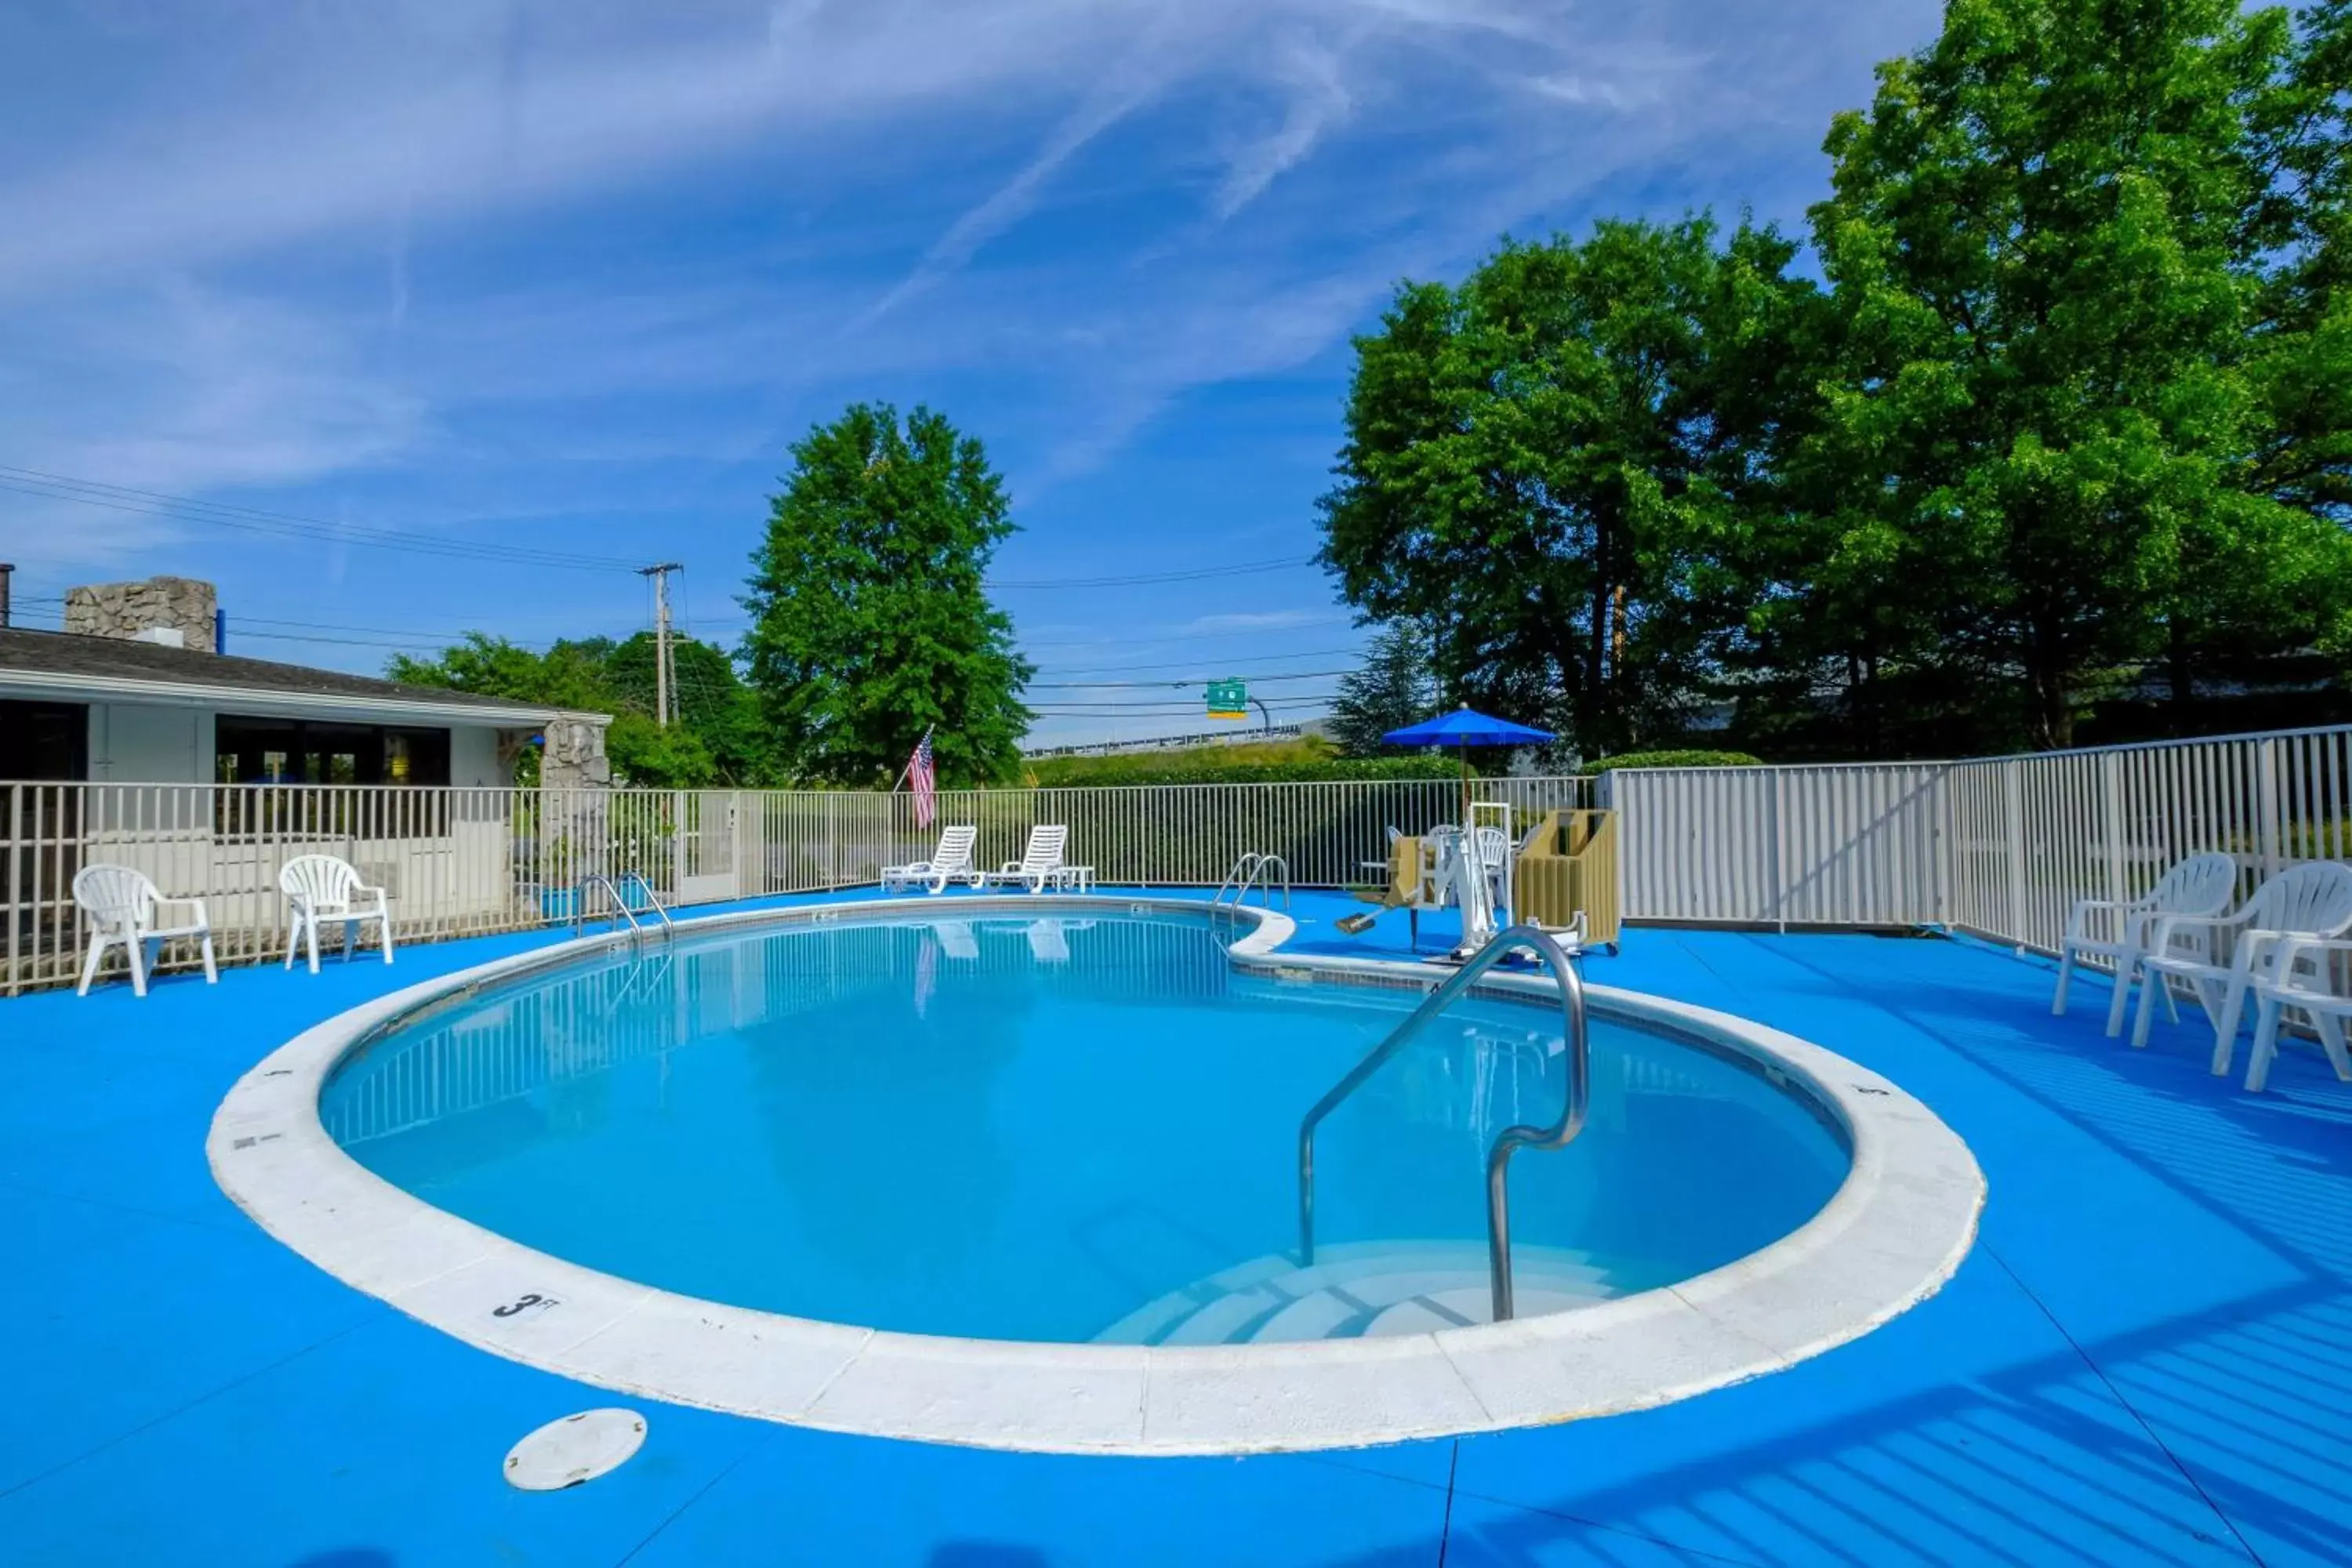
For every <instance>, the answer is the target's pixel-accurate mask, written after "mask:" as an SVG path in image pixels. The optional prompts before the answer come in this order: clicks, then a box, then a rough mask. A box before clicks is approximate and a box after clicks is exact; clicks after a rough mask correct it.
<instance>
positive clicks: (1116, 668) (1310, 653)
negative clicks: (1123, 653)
mask: <svg viewBox="0 0 2352 1568" xmlns="http://www.w3.org/2000/svg"><path fill="white" fill-rule="evenodd" d="M1363 651H1364V650H1363V649H1361V648H1357V647H1310V648H1300V649H1298V650H1297V651H1296V652H1294V653H1260V654H1253V655H1251V656H1250V658H1251V661H1252V662H1253V663H1258V662H1263V661H1265V660H1267V659H1276V658H1344V657H1346V656H1347V655H1349V654H1355V653H1361V652H1363ZM1198 668H1200V661H1199V660H1198V659H1191V658H1187V659H1173V660H1162V661H1161V662H1160V663H1158V664H1103V665H1072V666H1069V667H1068V668H1060V669H1041V670H1039V671H1038V672H1037V673H1038V674H1040V675H1124V674H1128V673H1129V672H1130V671H1134V670H1140V669H1198ZM1213 679H1225V678H1224V677H1223V676H1218V677H1214V678H1213Z"/></svg>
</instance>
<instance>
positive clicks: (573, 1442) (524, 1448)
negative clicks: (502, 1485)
mask: <svg viewBox="0 0 2352 1568" xmlns="http://www.w3.org/2000/svg"><path fill="white" fill-rule="evenodd" d="M645 1440H646V1418H645V1417H644V1416H642V1415H638V1414H637V1413H636V1412H635V1411H634V1410H583V1411H582V1412H581V1413H580V1414H579V1415H567V1416H565V1417H564V1418H563V1419H562V1420H561V1421H551V1422H549V1423H548V1424H547V1425H546V1426H542V1427H541V1428H540V1429H539V1430H538V1431H536V1432H533V1433H532V1434H531V1435H530V1436H528V1437H525V1438H524V1439H523V1440H522V1441H521V1442H520V1443H517V1444H516V1445H515V1446H514V1447H511V1448H509V1449H508V1450H507V1479H508V1481H509V1483H511V1484H513V1485H515V1486H518V1487H520V1488H521V1489H523V1490H525V1491H527V1492H556V1491H562V1489H564V1488H565V1487H576V1486H578V1485H579V1484H580V1483H581V1482H582V1481H593V1480H594V1479H596V1478H597V1477H598V1476H601V1475H603V1474H604V1473H605V1472H606V1471H607V1470H612V1469H617V1468H620V1467H621V1466H622V1465H623V1464H625V1463H626V1462H627V1461H628V1458H629V1456H631V1455H632V1454H635V1452H636V1451H637V1449H638V1448H639V1447H641V1446H643V1444H644V1443H645Z"/></svg>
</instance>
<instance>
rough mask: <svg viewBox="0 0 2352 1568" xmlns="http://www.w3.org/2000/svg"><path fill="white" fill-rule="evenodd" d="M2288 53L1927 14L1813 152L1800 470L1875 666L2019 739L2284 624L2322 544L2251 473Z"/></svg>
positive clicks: (2103, 18)
mask: <svg viewBox="0 0 2352 1568" xmlns="http://www.w3.org/2000/svg"><path fill="white" fill-rule="evenodd" d="M2288 48H2289V33H2288V28H2287V25H2286V21H2285V18H2284V14H2283V13H2280V12H2277V11H2258V12H2248V11H2245V10H2243V9H2242V8H2241V6H2240V5H2238V4H2237V0H1952V3H1951V4H1950V5H1949V6H1948V9H1947V13H1946V18H1945V26H1944V31H1943V33H1942V35H1941V36H1940V37H1938V38H1937V41H1936V42H1935V43H1934V44H1933V45H1932V46H1930V47H1928V48H1927V49H1925V50H1923V51H1921V52H1920V53H1919V54H1917V55H1915V56H1912V57H1910V58H1905V59H1900V60H1896V61H1894V62H1891V63H1890V64H1888V65H1886V66H1885V67H1882V68H1881V69H1880V73H1879V89H1878V92H1877V95H1876V98H1875V100H1874V103H1873V104H1872V106H1871V108H1870V109H1869V110H1867V111H1866V112H1856V113H1851V114H1847V115H1843V116H1841V117H1840V118H1839V119H1838V120H1837V121H1836V122H1835V124H1834V125H1833V127H1832V131H1831V133H1830V137H1829V141H1828V151H1829V153H1830V154H1831V156H1832V159H1833V160H1834V161H1835V174H1834V182H1833V190H1834V194H1833V195H1832V197H1831V199H1830V200H1828V201H1827V202H1824V203H1823V204H1822V205H1820V206H1819V207H1817V208H1816V209H1815V211H1814V214H1813V225H1814V233H1815V237H1816V241H1817V243H1818V245H1819V247H1820V250H1821V253H1822V265H1823V268H1824V271H1825V272H1826V274H1827V275H1828V277H1829V279H1830V280H1831V282H1832V287H1833V289H1834V295H1835V299H1836V302H1837V306H1838V310H1839V315H1840V320H1841V323H1842V328H1843V331H1842V342H1841V348H1842V354H1843V363H1841V365H1840V367H1839V374H1838V375H1837V376H1836V378H1835V384H1834V386H1833V388H1832V396H1831V403H1830V419H1829V428H1828V430H1827V433H1826V434H1825V436H1824V437H1822V445H1821V447H1819V449H1817V451H1816V453H1815V459H1816V463H1817V466H1818V467H1819V468H1822V469H1823V470H1834V471H1837V472H1840V473H1843V475H1844V476H1845V477H1846V480H1847V485H1846V489H1845V491H1844V494H1843V497H1842V498H1841V500H1840V502H1839V507H1838V510H1840V512H1841V513H1842V514H1843V515H1844V516H1845V517H1846V518H1847V519H1848V522H1847V525H1846V527H1845V528H1844V530H1843V536H1844V537H1848V538H1858V539H1860V540H1862V541H1864V542H1865V549H1866V551H1867V552H1871V553H1874V554H1876V555H1877V556H1879V557H1880V558H1881V559H1883V561H1884V562H1885V570H1884V571H1883V572H1882V573H1881V574H1880V577H1879V580H1880V582H1881V583H1882V584H1884V589H1885V600H1884V601H1883V602H1884V604H1885V606H1886V611H1885V613H1886V614H1887V615H1888V617H1889V619H1890V620H1891V621H1892V622H1893V623H1894V624H1895V626H1897V627H1898V628H1900V629H1907V630H1909V631H1911V632H1912V633H1914V634H1915V635H1916V639H1917V640H1916V646H1914V647H1909V648H1899V647H1898V648H1897V649H1895V650H1893V651H1894V652H1895V656H1896V657H1897V658H1912V659H1916V660H1919V661H1922V662H1925V663H1927V664H1930V665H1934V666H1937V667H1940V668H1942V669H1944V670H1945V671H1947V672H1948V674H1949V675H1950V676H1951V677H1952V678H1953V679H1957V680H1961V681H1966V682H1970V683H1973V684H1975V685H1976V686H1977V687H1978V688H1979V689H1980V690H1981V691H1982V692H1984V693H1987V694H1988V695H1990V694H1994V693H2000V692H2007V693H2008V694H2009V695H2010V697H2011V711H2012V714H2013V721H2014V722H2015V723H2016V725H2017V726H2018V728H2019V730H2020V731H2021V732H2022V734H2023V735H2024V737H2025V738H2026V739H2028V740H2029V741H2030V742H2032V743H2034V744H2038V745H2044V746H2059V745H2065V744H2068V743H2069V742H2071V740H2072V738H2073V733H2074V721H2075V719H2076V716H2077V714H2078V713H2079V712H2080V711H2081V710H2083V708H2084V705H2085V704H2086V702H2087V701H2088V700H2090V699H2091V698H2092V697H2094V696H2095V695H2096V694H2097V692H2098V691H2099V689H2100V688H2101V685H2102V683H2103V682H2104V681H2105V680H2107V679H2110V678H2111V677H2112V676H2113V675H2114V674H2115V672H2116V671H2118V670H2122V669H2126V668H2132V667H2135V666H2137V664H2138V663H2139V662H2140V661H2143V660H2147V659H2153V658H2161V657H2163V656H2164V655H2165V654H2166V653H2167V651H2168V649H2169V650H2170V651H2171V653H2172V654H2173V656H2174V657H2176V658H2180V659H2184V660H2186V659H2189V658H2193V656H2194V653H2195V650H2197V649H2198V648H2199V647H2208V648H2210V647H2212V646H2214V645H2215V644H2217V643H2224V644H2226V643H2231V642H2235V641H2240V640H2242V639H2243V638H2244V637H2247V636H2249V635H2250V634H2251V633H2252V631H2253V630H2254V629H2255V628H2256V627H2262V628H2264V631H2265V635H2273V636H2278V637H2285V638H2286V639H2288V640H2293V639H2294V638H2295V637H2307V636H2309V635H2311V634H2312V632H2313V631H2314V630H2315V628H2314V627H2313V626H2312V625H2311V619H2310V613H2311V611H2312V609H2313V607H2314V603H2315V599H2316V598H2318V597H2324V591H2323V590H2322V589H2321V588H2320V586H2319V584H2324V583H2325V582H2326V579H2327V578H2328V576H2329V575H2330V572H2331V568H2329V566H2328V565H2327V563H2328V562H2329V561H2331V560H2338V561H2340V559H2341V557H2340V554H2339V553H2338V551H2339V547H2340V545H2341V543H2342V540H2341V537H2340V535H2338V534H2337V533H2336V531H2334V530H2333V529H2332V528H2330V527H2328V526H2327V525H2326V524H2325V523H2324V522H2323V521H2320V520H2318V519H2315V517H2314V515H2313V514H2312V512H2311V511H2309V510H2306V509H2305V508H2304V507H2301V506H2298V505H2295V504H2293V502H2292V500H2288V499H2284V498H2283V494H2282V489H2281V487H2280V486H2278V485H2277V484H2274V483H2273V484H2269V485H2265V484H2263V483H2262V482H2259V480H2258V479H2256V478H2255V476H2254V465H2255V462H2256V459H2257V458H2259V457H2260V455H2261V454H2262V452H2263V447H2264V444H2265V439H2266V436H2267V434H2268V426H2267V421H2266V411H2265V397H2264V394H2263V388H2262V385H2261V377H2260V376H2258V375H2257V374H2254V373H2253V372H2252V370H2251V369H2250V362H2251V361H2252V357H2253V354H2254V350H2255V345H2256V338H2255V336H2254V333H2253V331H2252V329H2253V328H2254V326H2255V324H2256V322H2257V321H2258V318H2259V303H2260V294H2261V292H2262V283H2261V269H2262V265H2263V251H2264V248H2265V245H2266V241H2267V239H2268V237H2267V236H2266V234H2265V232H2264V225H2263V213H2264V212H2265V210H2266V204H2267V203H2269V202H2270V201H2271V200H2272V199H2273V190H2274V180H2275V177H2276V171H2275V169H2274V167H2273V166H2272V164H2271V163H2270V162H2269V161H2268V160H2267V158H2266V153H2267V150H2268V146H2269V139H2268V138H2267V136H2266V134H2265V132H2266V131H2267V130H2268V128H2269V127H2270V126H2271V125H2272V123H2273V120H2274V118H2275V115H2276V110H2277V96H2276V95H2277V92H2278V89H2279V84H2280V82H2281V81H2282V79H2284V73H2285V71H2286V68H2287V64H2288ZM2338 570H2340V568H2339V569H2338ZM2296 620H2300V622H2301V625H2300V626H2293V625H2291V623H2293V622H2294V621H2296Z"/></svg>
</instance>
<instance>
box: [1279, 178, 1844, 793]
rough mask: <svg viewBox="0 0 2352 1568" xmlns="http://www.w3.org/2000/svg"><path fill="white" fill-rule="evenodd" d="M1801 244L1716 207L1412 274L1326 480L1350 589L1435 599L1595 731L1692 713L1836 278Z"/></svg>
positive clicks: (1520, 695) (1471, 688)
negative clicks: (1735, 564)
mask: <svg viewBox="0 0 2352 1568" xmlns="http://www.w3.org/2000/svg"><path fill="white" fill-rule="evenodd" d="M1794 255H1795V247H1793V246H1791V245H1790V243H1788V242H1787V241H1786V240H1784V239H1782V238H1781V237H1779V236H1778V235H1776V234H1774V233H1773V232H1771V231H1770V230H1769V229H1759V228H1754V227H1750V226H1742V227H1740V228H1739V229H1738V231H1737V232H1736V233H1735V234H1733V235H1732V236H1731V237H1729V239H1728V240H1727V241H1726V240H1724V239H1723V238H1722V237H1720V236H1719V235H1718V232H1717V228H1716V226H1715V225H1714V224H1713V222H1712V221H1711V220H1708V219H1706V218H1703V217H1701V218H1692V219H1689V220H1686V221H1685V222H1683V223H1679V224H1675V225H1671V226H1658V225H1653V224H1647V223H1624V222H1603V223H1601V224H1600V225H1598V226H1596V227H1595V228H1594V230H1593V232H1592V234H1591V237H1589V238H1588V239H1586V240H1584V241H1583V242H1581V243H1579V242H1577V241H1574V240H1572V239H1569V238H1565V237H1562V238H1559V239H1555V240H1553V241H1551V242H1549V243H1548V244H1538V245H1527V244H1515V243H1511V242H1508V241H1507V242H1505V244H1504V246H1503V247H1502V248H1501V249H1500V250H1499V251H1497V252H1496V254H1495V255H1494V256H1493V257H1491V258H1488V260H1487V261H1486V263H1485V264H1484V265H1482V266H1481V267H1480V268H1478V269H1477V270H1476V271H1475V273H1473V274H1472V276H1471V277H1470V278H1469V279H1468V280H1466V281H1465V283H1464V284H1463V285H1462V286H1461V287H1460V288H1458V289H1449V288H1447V287H1445V286H1444V285H1443V284H1437V283H1419V284H1409V285H1407V286H1405V287H1404V288H1402V289H1400V290H1399V292H1398V294H1397V297H1396V300H1395V301H1394V303H1393V304H1392V305H1391V308H1390V310H1389V311H1388V312H1387V314H1386V315H1385V316H1384V317H1383V319H1382V321H1381V329H1380V330H1379V331H1377V332H1374V333H1372V334H1371V335H1370V336H1367V337H1363V338H1360V339H1359V340H1357V344H1356V349H1357V356H1358V357H1357V367H1356V373H1355V376H1354V380H1353V383H1352V384H1351V386H1350V388H1349V401H1348V410H1347V428H1348V435H1347V441H1346V444H1345V445H1344V446H1343V447H1342V448H1341V451H1340V456H1339V464H1338V476H1339V481H1338V483H1337V484H1336V485H1335V487H1334V488H1333V489H1331V490H1330V491H1329V493H1328V494H1327V495H1326V496H1325V497H1324V499H1323V501H1322V521H1323V529H1324V546H1323V552H1322V559H1323V560H1324V562H1325V563H1327V564H1328V566H1330V567H1331V568H1332V569H1333V570H1334V572H1335V573H1336V574H1338V576H1339V585H1340V592H1341V595H1342V596H1343V597H1344V598H1345V599H1346V600H1347V601H1348V602H1349V603H1350V604H1352V605H1356V606H1357V607H1358V608H1360V609H1361V610H1363V611H1364V612H1365V613H1366V614H1368V615H1370V616H1373V617H1375V618H1377V619H1381V620H1389V619H1396V618H1400V617H1407V616H1411V617H1418V618H1422V619H1423V620H1425V621H1426V622H1427V623H1428V624H1429V625H1430V626H1432V628H1433V631H1434V634H1435V647H1436V666H1437V673H1438V675H1439V677H1440V678H1441V679H1443V681H1444V684H1445V685H1446V687H1447V688H1448V689H1450V690H1452V691H1454V692H1455V693H1457V694H1458V695H1459V696H1461V697H1462V698H1463V699H1465V700H1470V701H1473V702H1476V703H1478V704H1480V705H1481V706H1489V707H1493V708H1496V709H1497V710H1501V711H1504V712H1507V713H1517V714H1521V715H1524V716H1528V717H1537V716H1541V717H1544V718H1547V719H1548V720H1549V721H1550V723H1551V727H1552V728H1554V729H1559V730H1564V731H1566V732H1567V735H1568V739H1569V742H1570V744H1571V745H1572V746H1573V747H1574V749H1576V750H1578V751H1580V752H1583V753H1585V754H1588V755H1591V754H1597V753H1599V752H1604V751H1612V750H1621V749H1623V748H1624V747H1626V746H1629V745H1634V744H1643V743H1650V742H1656V741H1659V740H1662V739H1667V738H1671V737H1673V736H1674V735H1675V734H1676V733H1678V732H1679V731H1680V729H1681V728H1682V725H1683V721H1684V716H1685V711H1686V710H1687V708H1688V707H1689V705H1690V704H1691V702H1692V701H1693V700H1695V699H1696V697H1697V696H1698V695H1699V694H1700V693H1701V691H1702V690H1703V689H1704V685H1705V681H1706V679H1707V677H1708V676H1709V675H1710V673H1711V671H1712V669H1713V659H1714V658H1715V651H1714V650H1712V649H1711V643H1712V642H1713V641H1715V640H1717V633H1718V631H1719V628H1721V627H1722V626H1725V625H1726V624H1727V622H1736V620H1737V619H1738V605H1736V604H1735V603H1734V602H1733V593H1734V590H1735V587H1736V584H1737V578H1736V577H1735V575H1734V574H1733V572H1732V570H1731V569H1730V567H1729V566H1727V562H1731V561H1736V560H1744V559H1745V557H1746V555H1747V554H1748V552H1747V550H1746V548H1745V546H1744V545H1743V544H1742V542H1741V541H1742V539H1743V537H1744V535H1745V534H1746V532H1747V531H1748V530H1749V529H1750V527H1751V526H1752V521H1753V514H1754V510H1755V509H1756V508H1757V507H1759V505H1762V504H1764V498H1763V497H1762V495H1761V494H1760V490H1759V485H1758V483H1757V476H1758V475H1759V472H1760V471H1761V468H1762V464H1761V463H1760V461H1759V456H1758V453H1759V450H1760V449H1761V447H1763V445H1765V444H1766V443H1767V441H1768V440H1769V436H1770V431H1771V427H1772V425H1773V423H1774V422H1775V421H1777V420H1778V419H1779V418H1780V417H1781V415H1782V410H1781V405H1780V402H1779V401H1778V400H1776V399H1775V398H1774V397H1772V396H1771V395H1769V389H1770V388H1771V387H1772V386H1773V385H1774V384H1776V383H1777V382H1778V381H1780V380H1781V379H1785V377H1786V376H1787V374H1788V366H1787V364H1786V361H1785V356H1784V355H1778V354H1776V353H1775V352H1773V345H1774V343H1775V342H1776V341H1777V340H1778V339H1779V337H1780V336H1781V335H1782V333H1783V327H1782V325H1781V322H1780V318H1782V317H1785V316H1788V315H1790V314H1791V313H1793V312H1795V311H1796V310H1799V309H1800V308H1801V305H1802V302H1803V300H1805V298H1806V297H1807V296H1808V295H1809V294H1810V292H1811V289H1810V286H1808V285H1806V284H1804V283H1802V282H1801V281H1799V280H1796V279H1792V278H1790V276H1789V273H1788V268H1789V267H1790V263H1791V261H1792V260H1793V258H1794Z"/></svg>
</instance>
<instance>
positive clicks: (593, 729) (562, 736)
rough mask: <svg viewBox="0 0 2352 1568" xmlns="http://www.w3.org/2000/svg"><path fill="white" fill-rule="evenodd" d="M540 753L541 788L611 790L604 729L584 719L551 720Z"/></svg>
mask: <svg viewBox="0 0 2352 1568" xmlns="http://www.w3.org/2000/svg"><path fill="white" fill-rule="evenodd" d="M541 734H543V735H544V736H545V737H546V742H545V744H544V745H543V746H542V747H541V751H540V753H539V786H540V788H541V789H610V788H612V787H613V763H612V760H611V759H610V758H608V757H606V756H605V755H604V725H602V724H592V723H590V722H589V721H587V720H585V719H574V718H571V717H568V716H567V717H564V718H560V719H551V720H549V721H548V722H547V724H546V725H545V727H544V728H543V729H542V730H541Z"/></svg>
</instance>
